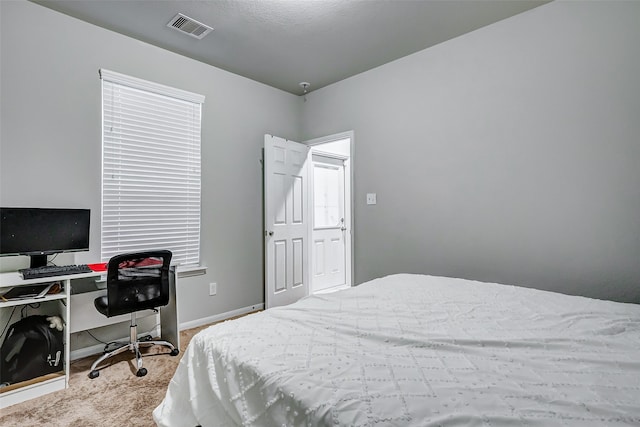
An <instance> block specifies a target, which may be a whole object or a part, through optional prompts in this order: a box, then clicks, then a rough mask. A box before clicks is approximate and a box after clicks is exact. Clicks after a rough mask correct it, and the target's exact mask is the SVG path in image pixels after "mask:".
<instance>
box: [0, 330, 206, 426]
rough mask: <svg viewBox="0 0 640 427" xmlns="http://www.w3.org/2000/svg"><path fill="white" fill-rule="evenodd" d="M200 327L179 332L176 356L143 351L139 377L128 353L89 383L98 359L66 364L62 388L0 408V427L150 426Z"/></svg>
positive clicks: (118, 358)
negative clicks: (142, 372)
mask: <svg viewBox="0 0 640 427" xmlns="http://www.w3.org/2000/svg"><path fill="white" fill-rule="evenodd" d="M205 327H206V326H203V327H200V328H194V329H188V330H185V331H182V332H180V343H181V346H180V347H181V348H180V354H179V355H178V356H175V357H172V356H169V355H168V354H167V355H155V354H154V353H158V352H162V351H165V350H164V349H162V348H159V347H154V348H153V349H149V350H147V351H146V353H144V354H145V355H146V357H144V359H143V365H144V367H145V368H147V370H148V373H147V375H146V376H144V377H136V375H135V371H136V366H135V360H132V359H131V358H132V356H133V355H132V354H131V353H130V352H126V353H123V354H121V355H119V356H120V357H116V358H114V359H115V360H114V361H113V362H112V364H111V366H109V367H107V368H104V369H101V370H100V376H99V377H98V378H95V379H93V380H91V379H89V378H88V377H87V374H88V373H89V369H90V368H91V364H92V363H93V361H94V360H95V359H96V358H97V357H98V356H99V355H96V356H92V357H88V358H85V359H80V360H77V361H72V362H71V373H70V378H69V388H68V389H66V390H62V391H57V392H55V393H51V394H48V395H45V396H43V397H39V398H36V399H32V400H29V401H26V402H22V403H19V404H17V405H13V406H9V407H8V408H4V409H2V410H1V413H0V426H2V427H13V426H16V427H17V426H20V427H27V426H60V427H62V426H64V427H66V426H74V427H92V426H95V427H98V426H100V427H103V426H136V427H147V426H149V427H151V426H155V423H154V422H153V417H152V416H151V412H152V411H153V409H154V408H155V407H156V406H158V404H160V402H161V401H162V399H163V398H164V394H165V392H166V389H167V385H168V384H169V381H170V380H171V377H172V376H173V373H174V371H175V369H176V367H177V366H178V362H179V361H180V358H181V357H182V354H183V353H184V350H185V348H186V346H187V344H188V342H189V340H190V339H191V337H193V335H194V334H195V333H196V332H198V331H200V330H201V329H203V328H205ZM105 363H106V362H105Z"/></svg>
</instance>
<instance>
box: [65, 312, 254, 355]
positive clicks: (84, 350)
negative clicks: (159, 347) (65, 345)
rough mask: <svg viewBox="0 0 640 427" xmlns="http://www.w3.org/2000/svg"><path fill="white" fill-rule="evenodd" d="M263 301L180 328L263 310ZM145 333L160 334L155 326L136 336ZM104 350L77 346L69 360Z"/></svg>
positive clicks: (101, 346)
mask: <svg viewBox="0 0 640 427" xmlns="http://www.w3.org/2000/svg"><path fill="white" fill-rule="evenodd" d="M263 309H264V303H260V304H254V305H250V306H248V307H243V308H239V309H237V310H231V311H227V312H226V313H221V314H216V315H214V316H209V317H204V318H202V319H196V320H191V321H189V322H184V323H180V325H179V328H180V330H181V331H182V330H184V329H191V328H197V327H198V326H203V325H208V324H211V323H215V322H220V321H222V320H227V319H230V318H232V317H236V316H241V315H243V314H247V313H251V312H253V311H256V310H263ZM145 335H151V336H154V337H155V336H158V335H160V329H158V328H155V329H154V330H152V331H147V332H140V333H139V334H138V338H140V337H143V336H145ZM114 341H122V342H128V341H129V337H128V336H127V337H122V338H120V339H118V340H114ZM103 351H104V344H97V345H92V346H90V347H84V348H79V349H77V350H73V351H71V354H70V355H69V357H70V359H71V360H76V359H81V358H83V357H87V356H92V355H94V354H99V353H102V352H103Z"/></svg>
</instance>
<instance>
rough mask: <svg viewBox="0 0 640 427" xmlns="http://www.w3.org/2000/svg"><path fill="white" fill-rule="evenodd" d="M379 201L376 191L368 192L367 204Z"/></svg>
mask: <svg viewBox="0 0 640 427" xmlns="http://www.w3.org/2000/svg"><path fill="white" fill-rule="evenodd" d="M376 203H377V200H376V193H367V204H368V205H375V204H376Z"/></svg>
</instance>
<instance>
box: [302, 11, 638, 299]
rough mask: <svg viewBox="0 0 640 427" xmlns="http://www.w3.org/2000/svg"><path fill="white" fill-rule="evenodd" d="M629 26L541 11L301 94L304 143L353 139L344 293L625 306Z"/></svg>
mask: <svg viewBox="0 0 640 427" xmlns="http://www.w3.org/2000/svg"><path fill="white" fill-rule="evenodd" d="M638 22H640V2H553V3H550V4H547V5H544V6H541V7H539V8H536V9H533V10H531V11H528V12H525V13H523V14H521V15H517V16H515V17H513V18H510V19H507V20H504V21H501V22H498V23H496V24H494V25H491V26H489V27H485V28H482V29H479V30H477V31H475V32H473V33H470V34H467V35H464V36H462V37H459V38H457V39H454V40H452V41H449V42H445V43H442V44H440V45H438V46H435V47H433V48H430V49H427V50H424V51H422V52H419V53H417V54H414V55H411V56H409V57H405V58H403V59H401V60H398V61H395V62H393V63H390V64H387V65H384V66H382V67H379V68H377V69H374V70H371V71H369V72H366V73H363V74H361V75H358V76H355V77H353V78H350V79H347V80H344V81H342V82H339V83H337V84H334V85H332V86H329V87H327V88H324V89H321V90H318V91H314V92H312V93H311V94H309V95H307V102H306V103H305V104H304V109H303V134H304V135H303V136H304V139H309V138H315V137H319V136H322V135H326V134H331V133H336V132H340V131H344V130H351V129H352V130H354V131H355V157H354V170H355V198H356V205H355V218H356V225H355V233H356V235H355V242H356V243H355V272H356V283H360V282H363V281H365V280H368V279H371V278H374V277H378V276H382V275H387V274H391V273H396V272H415V273H427V274H433V275H444V276H457V277H465V278H471V279H477V280H485V281H497V282H502V283H511V284H520V285H525V286H532V287H538V288H542V289H549V290H555V291H560V292H564V293H570V294H581V295H586V296H592V297H601V298H611V299H615V300H621V301H635V302H640V165H639V163H640V83H639V82H640V80H639V78H640V50H639V48H638V46H640V25H638ZM368 192H376V193H377V196H378V204H377V205H375V206H367V205H366V204H365V193H368Z"/></svg>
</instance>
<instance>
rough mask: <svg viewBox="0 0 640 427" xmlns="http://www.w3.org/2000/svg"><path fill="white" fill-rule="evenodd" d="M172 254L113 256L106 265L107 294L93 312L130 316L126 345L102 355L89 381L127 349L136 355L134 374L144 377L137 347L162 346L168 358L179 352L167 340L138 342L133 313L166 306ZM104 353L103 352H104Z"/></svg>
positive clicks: (166, 252)
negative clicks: (99, 367)
mask: <svg viewBox="0 0 640 427" xmlns="http://www.w3.org/2000/svg"><path fill="white" fill-rule="evenodd" d="M170 263H171V252H170V251H166V250H157V251H147V252H136V253H129V254H122V255H116V256H114V257H113V258H111V259H110V260H109V263H108V265H107V295H105V296H102V297H99V298H96V299H95V301H94V304H95V306H96V309H97V310H98V311H99V312H100V313H102V314H104V315H105V316H107V317H113V316H118V315H121V314H128V313H131V326H130V328H129V342H128V343H125V344H123V345H122V346H121V347H119V348H117V349H116V350H113V351H111V352H108V353H105V354H103V355H102V356H101V357H100V358H99V359H98V360H96V361H95V362H94V363H93V365H91V371H90V372H89V378H91V379H93V378H97V377H98V376H99V375H100V371H98V369H96V368H97V367H98V365H99V364H100V363H102V361H103V360H105V359H108V358H109V357H112V356H115V355H117V354H120V353H122V352H125V351H127V350H130V351H131V352H133V353H135V355H136V360H137V363H138V370H137V372H136V375H137V376H139V377H143V376H145V375H146V374H147V370H146V369H145V368H143V367H142V355H141V354H140V346H141V345H143V346H146V345H163V346H166V347H168V348H170V349H171V353H169V354H171V356H176V355H177V354H178V353H179V352H180V350H179V349H177V348H175V347H174V346H173V344H171V343H170V342H168V341H152V340H147V341H140V340H138V331H137V325H136V312H137V311H142V310H148V309H153V310H155V309H157V308H158V307H161V306H165V305H167V304H168V303H169V264H170ZM105 351H106V350H105Z"/></svg>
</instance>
